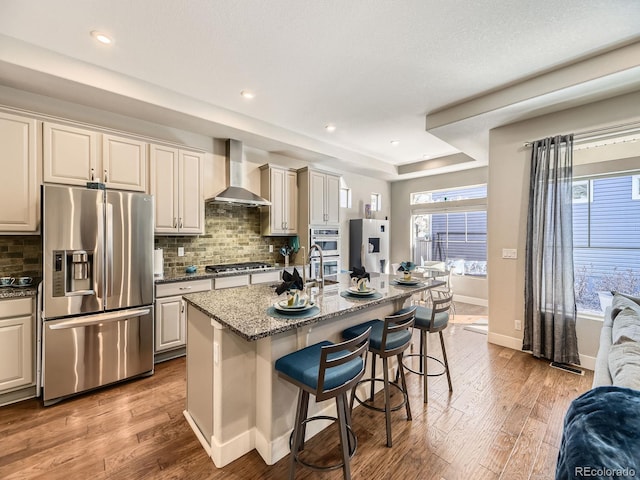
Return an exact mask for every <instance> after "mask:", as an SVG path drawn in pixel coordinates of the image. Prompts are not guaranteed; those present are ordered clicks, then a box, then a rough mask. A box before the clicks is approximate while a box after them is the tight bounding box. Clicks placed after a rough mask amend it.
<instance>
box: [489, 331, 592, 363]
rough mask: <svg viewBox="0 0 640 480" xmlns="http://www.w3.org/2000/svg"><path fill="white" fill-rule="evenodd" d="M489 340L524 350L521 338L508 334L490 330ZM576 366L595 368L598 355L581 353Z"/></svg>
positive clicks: (502, 345)
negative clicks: (592, 355)
mask: <svg viewBox="0 0 640 480" xmlns="http://www.w3.org/2000/svg"><path fill="white" fill-rule="evenodd" d="M487 340H488V342H489V343H493V344H494V345H500V346H501V347H507V348H511V349H513V350H519V351H522V339H521V338H516V337H508V336H507V335H500V334H498V333H492V332H489V335H488V338H487ZM576 366H577V367H579V368H584V369H586V370H594V369H595V366H596V357H590V356H588V355H582V354H580V365H576Z"/></svg>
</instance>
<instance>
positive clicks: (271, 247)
mask: <svg viewBox="0 0 640 480" xmlns="http://www.w3.org/2000/svg"><path fill="white" fill-rule="evenodd" d="M269 253H273V245H269Z"/></svg>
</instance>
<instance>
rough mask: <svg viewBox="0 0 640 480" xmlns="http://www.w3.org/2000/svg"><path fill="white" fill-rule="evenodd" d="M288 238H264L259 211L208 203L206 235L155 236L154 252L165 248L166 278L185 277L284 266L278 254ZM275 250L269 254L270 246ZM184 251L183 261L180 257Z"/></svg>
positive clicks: (206, 209)
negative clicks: (224, 268) (190, 271)
mask: <svg viewBox="0 0 640 480" xmlns="http://www.w3.org/2000/svg"><path fill="white" fill-rule="evenodd" d="M288 242H289V237H262V236H261V235H260V210H259V209H257V208H248V207H240V206H233V205H224V204H215V203H209V204H207V205H206V206H205V233H204V235H199V236H156V237H155V248H162V249H163V254H164V274H165V276H175V275H180V274H182V273H184V271H185V267H187V266H189V265H196V266H197V267H198V272H199V273H200V272H203V271H204V267H205V265H214V264H224V263H236V262H267V263H283V257H282V255H280V253H278V251H279V250H280V247H282V246H284V245H286V244H288ZM270 244H271V245H273V246H274V251H273V253H269V245H270ZM178 247H184V257H179V256H178Z"/></svg>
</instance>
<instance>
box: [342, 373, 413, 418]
mask: <svg viewBox="0 0 640 480" xmlns="http://www.w3.org/2000/svg"><path fill="white" fill-rule="evenodd" d="M366 382H384V380H383V379H381V378H365V379H364V380H360V381H359V382H358V384H357V385H356V386H355V387H354V388H356V389H357V387H358V385H360V384H361V383H366ZM389 385H390V386H393V387H395V388H397V389H398V390H399V391H400V393H401V394H402V403H400V404H398V405H394V406H393V407H391V408H390V409H389V410H390V411H392V412H395V411H396V410H400V409H401V408H402V407H404V406H405V405H406V403H407V400H406V395H405V391H404V389H403V388H402V387H401V386H400V385H398V384H397V383H396V382H389ZM356 392H357V390H356ZM353 396H354V398H355V399H356V401H357V402H358V403H359V404H360V405H362V406H363V407H365V408H368V409H369V410H375V411H376V412H384V411H385V409H384V407H376V406H374V405H371V403H367V402H370V400H361V399H360V398H358V395H357V393H354V394H353Z"/></svg>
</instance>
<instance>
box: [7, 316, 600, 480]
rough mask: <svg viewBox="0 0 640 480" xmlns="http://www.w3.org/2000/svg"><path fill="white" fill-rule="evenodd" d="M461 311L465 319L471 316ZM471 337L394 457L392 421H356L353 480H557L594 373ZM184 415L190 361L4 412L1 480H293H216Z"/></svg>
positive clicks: (241, 470)
mask: <svg viewBox="0 0 640 480" xmlns="http://www.w3.org/2000/svg"><path fill="white" fill-rule="evenodd" d="M457 308H458V312H460V313H465V309H464V305H462V306H460V304H458V305H457ZM471 311H472V313H473V314H476V313H478V312H477V311H476V310H473V309H471ZM471 311H470V312H469V313H471ZM480 313H481V312H480ZM463 327H464V325H461V324H450V325H449V328H447V330H446V331H445V342H446V346H447V353H448V356H449V362H450V365H451V370H452V380H453V390H454V391H453V393H452V394H449V391H448V388H447V382H446V378H445V377H444V376H441V377H432V378H430V381H429V393H430V396H429V403H428V404H427V405H425V404H423V403H422V388H421V378H420V377H418V376H417V375H415V374H408V375H407V381H408V383H409V390H410V392H409V394H410V400H411V410H412V414H413V420H412V421H410V422H408V421H406V420H405V417H404V411H403V410H399V411H397V412H394V414H393V425H392V429H393V442H394V444H393V448H387V447H386V446H385V429H384V421H383V415H382V414H379V413H377V412H372V411H369V410H366V409H364V408H356V409H355V410H354V414H353V423H354V430H355V432H356V434H357V436H358V451H357V453H356V455H355V457H354V458H353V460H352V462H351V465H352V476H353V478H354V480H355V479H368V480H369V479H370V480H382V479H403V480H412V479H420V480H428V479H435V480H441V479H447V480H458V479H460V480H463V479H464V480H466V479H474V480H481V479H487V480H488V479H503V480H516V479H530V480H543V479H552V478H553V477H554V471H555V463H556V457H557V453H558V448H559V445H560V440H561V436H562V421H563V418H564V414H565V412H566V409H567V408H568V406H569V403H570V402H571V400H573V399H574V398H575V397H577V396H578V395H580V394H581V393H582V392H584V391H586V390H588V389H589V388H590V386H591V382H592V380H593V374H592V372H589V371H587V372H586V373H585V375H584V376H578V375H575V374H571V373H567V372H564V371H562V370H558V369H554V368H551V367H549V365H548V362H545V361H540V360H536V359H534V358H533V357H531V356H530V355H529V354H526V353H523V352H518V351H515V350H510V349H508V348H503V347H498V346H495V345H491V344H488V343H487V337H486V335H482V334H479V333H474V332H469V331H467V330H464V328H463ZM430 337H431V338H430V339H429V347H430V350H431V352H435V353H436V354H438V353H439V351H440V349H439V343H437V336H436V335H431V336H430ZM184 405H185V359H184V358H180V359H176V360H171V361H169V362H165V363H162V364H159V365H157V366H156V373H155V375H153V376H152V377H149V378H145V379H141V380H136V381H132V382H128V383H123V384H119V385H116V386H114V387H111V388H107V389H103V390H99V391H96V392H94V393H89V394H85V395H83V396H80V397H77V398H74V399H71V400H68V401H65V402H62V403H59V404H57V405H54V406H51V407H46V408H45V407H42V405H41V402H40V401H39V400H35V399H34V400H28V401H24V402H20V403H17V404H14V405H10V406H6V407H2V408H0V478H2V479H5V480H10V479H30V480H32V479H47V480H57V479H60V480H75V479H82V480H85V479H87V480H100V479H118V480H120V479H122V480H125V479H136V480H138V479H224V480H240V479H274V480H276V479H277V480H280V479H283V478H287V472H288V466H289V463H288V457H285V458H284V459H282V460H280V461H279V462H278V463H277V464H276V465H273V466H267V465H265V464H264V462H263V461H262V459H261V458H260V456H259V455H258V454H257V453H256V452H255V451H253V452H251V453H249V454H247V455H245V456H244V457H242V458H240V459H239V460H237V461H235V462H233V463H232V464H230V465H228V466H226V467H224V468H222V469H217V468H216V467H215V466H214V465H213V463H212V462H211V460H210V459H209V458H208V457H207V456H206V454H205V452H204V450H203V449H202V447H201V446H200V444H199V443H198V441H197V440H196V437H195V435H194V434H193V432H192V431H191V430H190V428H189V426H188V425H187V422H186V420H185V419H184V417H183V415H182V411H183V409H184ZM337 438H338V436H337V432H336V431H335V430H334V429H333V427H332V428H329V429H327V430H325V431H323V432H322V433H320V434H319V435H317V436H316V437H314V438H313V439H311V440H310V441H308V442H307V448H308V449H309V450H310V451H311V452H310V453H313V454H317V453H318V452H322V453H323V454H325V456H326V457H330V456H332V455H333V450H332V449H334V448H337V445H338V442H337ZM341 478H342V472H341V470H336V471H333V472H327V473H319V472H313V471H310V470H307V469H303V468H298V470H297V475H296V479H298V480H300V479H331V480H333V479H341Z"/></svg>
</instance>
